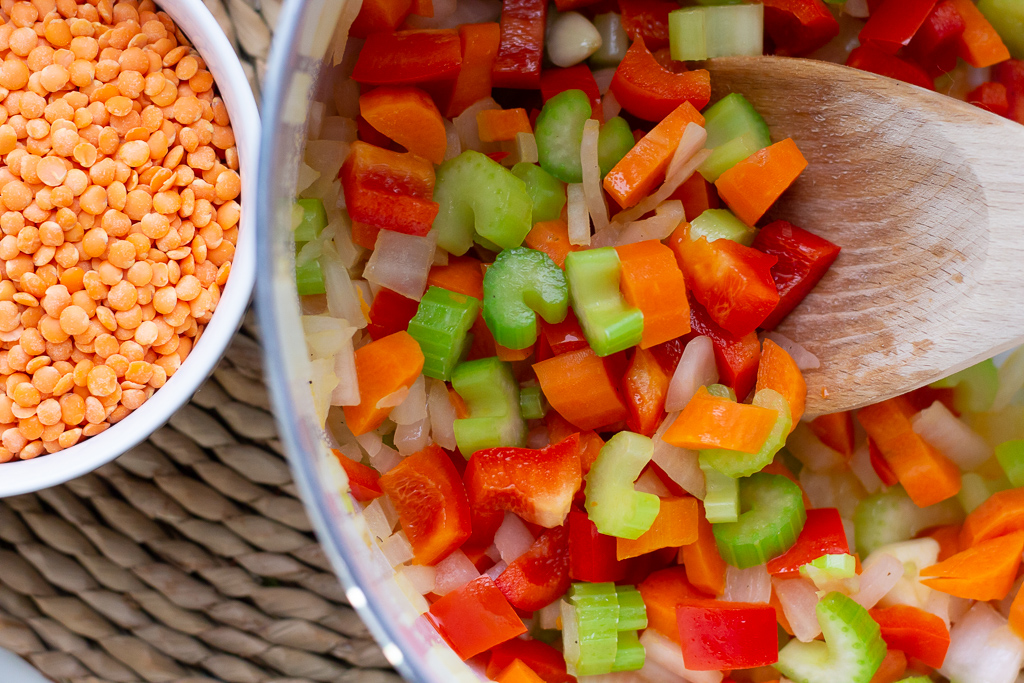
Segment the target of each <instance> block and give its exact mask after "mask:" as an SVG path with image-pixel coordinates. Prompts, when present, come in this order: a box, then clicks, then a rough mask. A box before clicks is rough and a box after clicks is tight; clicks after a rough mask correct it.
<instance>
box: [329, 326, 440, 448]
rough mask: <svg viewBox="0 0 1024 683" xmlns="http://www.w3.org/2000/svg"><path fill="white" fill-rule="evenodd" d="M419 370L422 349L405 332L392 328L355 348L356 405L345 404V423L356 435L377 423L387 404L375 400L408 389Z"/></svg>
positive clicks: (387, 411)
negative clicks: (374, 339) (392, 330)
mask: <svg viewBox="0 0 1024 683" xmlns="http://www.w3.org/2000/svg"><path fill="white" fill-rule="evenodd" d="M422 371H423V351H421V350H420V345H419V343H418V342H417V341H416V340H415V339H413V338H412V335H411V334H409V333H408V332H405V331H402V332H395V333H394V334H389V335H388V336H386V337H382V338H381V339H378V340H377V341H372V342H370V343H369V344H367V345H366V346H363V347H360V348H358V349H356V379H357V380H358V382H359V405H357V406H345V407H344V409H343V410H344V411H345V423H346V424H347V425H348V428H349V429H351V430H352V433H353V434H355V435H356V436H359V435H360V434H365V433H367V432H370V431H373V430H374V429H376V428H377V427H380V426H381V424H382V423H383V422H384V420H385V419H386V418H387V416H388V415H389V414H390V413H391V408H378V407H377V403H378V402H379V401H380V400H381V399H382V398H385V397H386V396H389V395H390V394H393V393H394V392H396V391H398V390H399V389H408V388H409V387H411V386H412V383H413V382H415V381H416V378H417V377H419V376H420V372H422Z"/></svg>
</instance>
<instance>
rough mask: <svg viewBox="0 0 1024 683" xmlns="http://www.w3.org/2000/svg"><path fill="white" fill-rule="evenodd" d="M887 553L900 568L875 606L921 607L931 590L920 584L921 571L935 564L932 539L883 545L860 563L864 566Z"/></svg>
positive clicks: (936, 550)
mask: <svg viewBox="0 0 1024 683" xmlns="http://www.w3.org/2000/svg"><path fill="white" fill-rule="evenodd" d="M883 554H888V555H892V556H893V557H895V558H896V559H897V560H899V561H900V562H901V563H902V565H903V573H902V575H901V576H900V578H899V580H898V581H897V582H896V584H895V585H894V586H893V587H892V588H891V589H890V590H889V592H888V593H886V594H885V595H884V596H883V597H882V599H881V600H879V604H881V606H882V607H891V606H892V605H911V606H913V607H920V608H922V609H923V608H924V606H925V605H926V604H927V603H928V597H929V596H930V595H931V593H932V592H933V589H931V588H929V587H928V586H926V585H924V584H923V583H921V582H920V580H919V579H920V576H921V570H922V569H924V568H925V567H930V566H932V565H933V564H935V563H936V562H937V561H938V558H939V543H938V541H936V540H935V539H934V538H929V537H927V536H926V537H924V538H915V539H912V540H910V541H901V542H899V543H890V544H888V545H883V546H881V547H880V548H877V549H876V550H875V551H874V552H872V553H871V554H870V555H869V556H868V557H867V559H865V560H864V566H865V567H868V566H870V565H871V564H872V563H873V562H874V561H875V556H876V555H883Z"/></svg>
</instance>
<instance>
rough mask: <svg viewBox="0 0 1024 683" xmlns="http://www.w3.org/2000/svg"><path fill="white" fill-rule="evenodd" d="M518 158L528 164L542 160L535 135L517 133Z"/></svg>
mask: <svg viewBox="0 0 1024 683" xmlns="http://www.w3.org/2000/svg"><path fill="white" fill-rule="evenodd" d="M516 158H517V159H518V160H519V161H520V162H522V163H526V164H535V163H537V161H538V160H539V159H540V154H539V153H538V152H537V138H536V137H534V135H533V133H516Z"/></svg>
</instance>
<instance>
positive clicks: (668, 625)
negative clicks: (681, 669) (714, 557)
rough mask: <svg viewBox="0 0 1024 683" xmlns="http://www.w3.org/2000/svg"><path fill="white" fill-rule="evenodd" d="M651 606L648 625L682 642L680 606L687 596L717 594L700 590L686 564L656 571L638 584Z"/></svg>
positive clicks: (648, 605)
mask: <svg viewBox="0 0 1024 683" xmlns="http://www.w3.org/2000/svg"><path fill="white" fill-rule="evenodd" d="M637 589H639V591H640V595H641V597H643V599H644V605H646V606H647V626H648V627H649V628H653V629H654V630H655V631H658V632H659V633H661V634H662V635H663V636H667V637H669V638H671V639H672V640H674V641H676V642H677V643H678V642H679V622H678V620H677V618H676V608H677V607H678V606H679V604H680V603H682V602H683V601H684V600H692V599H701V598H713V597H714V596H713V595H708V594H707V593H705V592H703V591H701V590H698V589H696V588H694V587H693V585H691V584H690V582H689V581H688V580H687V578H686V568H685V567H682V566H679V565H677V566H675V567H668V568H666V569H660V570H658V571H656V572H653V573H652V574H651V575H650V576H648V577H647V578H646V579H644V580H643V582H641V583H640V585H638V586H637Z"/></svg>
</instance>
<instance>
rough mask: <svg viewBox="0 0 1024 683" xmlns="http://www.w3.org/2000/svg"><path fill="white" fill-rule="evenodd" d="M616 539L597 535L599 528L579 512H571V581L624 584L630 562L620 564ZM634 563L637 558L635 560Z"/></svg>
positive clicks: (583, 513)
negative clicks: (617, 557) (616, 550)
mask: <svg viewBox="0 0 1024 683" xmlns="http://www.w3.org/2000/svg"><path fill="white" fill-rule="evenodd" d="M616 544H617V542H616V540H615V537H614V536H605V535H604V534H601V533H598V531H597V527H596V526H594V523H593V522H591V521H590V518H589V517H587V513H585V512H581V511H579V510H571V511H570V512H569V577H570V578H571V579H572V580H573V581H589V582H590V583H603V582H605V581H613V582H614V581H622V580H623V579H625V578H626V575H627V574H628V573H629V570H630V564H631V563H632V562H631V560H618V559H616V555H615V548H616ZM634 559H635V558H634Z"/></svg>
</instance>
